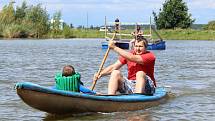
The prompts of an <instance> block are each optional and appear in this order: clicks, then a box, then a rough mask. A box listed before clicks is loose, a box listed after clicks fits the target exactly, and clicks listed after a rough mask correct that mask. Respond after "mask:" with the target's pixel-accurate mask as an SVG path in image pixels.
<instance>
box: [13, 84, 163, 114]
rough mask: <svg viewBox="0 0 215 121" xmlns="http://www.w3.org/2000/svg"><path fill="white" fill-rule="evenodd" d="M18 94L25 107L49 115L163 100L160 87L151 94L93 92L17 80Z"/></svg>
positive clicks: (123, 108)
mask: <svg viewBox="0 0 215 121" xmlns="http://www.w3.org/2000/svg"><path fill="white" fill-rule="evenodd" d="M15 88H16V91H17V94H18V95H19V97H20V98H21V99H22V100H23V101H24V102H25V103H26V104H28V105H29V106H31V107H33V108H36V109H39V110H41V111H44V112H47V113H51V114H68V113H71V114H74V113H87V112H118V111H133V110H141V109H145V108H149V107H151V106H155V105H158V104H160V103H162V102H164V101H165V100H166V98H165V97H167V93H166V91H165V89H164V88H156V92H155V94H154V95H152V96H147V95H142V94H131V95H96V94H93V93H79V92H71V91H63V90H57V89H55V88H53V87H45V86H40V85H38V84H34V83H30V82H20V83H17V84H16V86H15Z"/></svg>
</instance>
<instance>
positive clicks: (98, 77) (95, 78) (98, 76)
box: [93, 73, 102, 80]
mask: <svg viewBox="0 0 215 121" xmlns="http://www.w3.org/2000/svg"><path fill="white" fill-rule="evenodd" d="M101 76H102V75H101V74H100V75H99V74H98V73H95V74H94V76H93V80H98V79H100V78H101Z"/></svg>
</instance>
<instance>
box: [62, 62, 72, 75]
mask: <svg viewBox="0 0 215 121" xmlns="http://www.w3.org/2000/svg"><path fill="white" fill-rule="evenodd" d="M73 74H75V69H74V67H73V66H71V65H66V66H64V67H63V71H62V76H66V77H67V76H72V75H73Z"/></svg>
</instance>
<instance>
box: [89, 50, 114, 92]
mask: <svg viewBox="0 0 215 121" xmlns="http://www.w3.org/2000/svg"><path fill="white" fill-rule="evenodd" d="M109 52H110V48H109V47H108V49H107V51H106V53H105V56H104V58H103V60H102V63H101V65H100V67H99V70H98V72H97V74H98V75H100V73H101V71H102V68H103V66H104V64H105V61H106V59H107V56H108V54H109ZM97 80H98V79H96V80H93V85H92V87H91V90H93V89H94V88H95V85H96V82H97Z"/></svg>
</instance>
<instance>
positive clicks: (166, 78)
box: [0, 39, 215, 121]
mask: <svg viewBox="0 0 215 121" xmlns="http://www.w3.org/2000/svg"><path fill="white" fill-rule="evenodd" d="M166 45H167V48H166V50H162V51H158V50H156V51H153V52H154V53H155V55H156V57H157V60H156V67H155V75H156V76H155V77H156V79H157V81H158V86H165V87H166V88H167V90H168V91H169V92H170V98H169V99H168V101H167V102H166V103H164V104H161V105H158V106H155V107H151V108H148V109H144V110H139V111H132V112H116V113H94V114H81V115H65V116H56V115H49V114H47V113H44V112H41V111H38V110H36V109H33V108H31V107H29V106H28V105H26V104H25V103H24V102H22V100H21V99H20V98H19V97H18V95H17V94H16V90H15V89H14V85H15V84H16V83H17V82H22V81H29V82H33V83H37V84H41V85H44V86H51V85H53V84H54V80H53V79H54V75H55V74H56V73H57V72H60V71H61V69H62V67H63V66H64V65H66V64H71V65H73V66H74V67H75V69H76V71H78V72H80V73H81V75H82V81H83V82H84V84H85V85H86V86H87V87H90V86H91V84H92V81H91V80H92V77H93V74H94V73H95V72H97V71H98V68H99V65H100V63H101V61H102V59H103V56H104V54H105V52H106V50H102V49H101V40H100V39H87V40H86V39H68V40H64V39H58V40H0V90H1V91H0V97H1V98H0V120H1V121H12V120H14V121H21V120H31V121H38V120H45V121H47V120H61V121H67V120H96V121H100V120H103V121H107V120H111V121H115V120H135V121H137V120H142V121H143V120H145V121H157V120H159V121H160V120H161V121H166V120H167V121H172V120H184V121H186V120H187V121H194V120H196V121H201V120H208V121H214V120H215V89H214V87H215V41H185V40H177V41H167V43H166ZM116 59H117V54H115V53H113V52H110V53H109V56H108V59H107V61H106V63H105V66H107V65H108V64H110V63H112V62H114V61H115V60H116ZM125 70H126V67H124V68H123V72H124V73H125ZM107 80H108V77H104V78H102V79H100V80H98V81H97V84H96V88H95V90H96V91H98V92H101V93H107Z"/></svg>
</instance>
